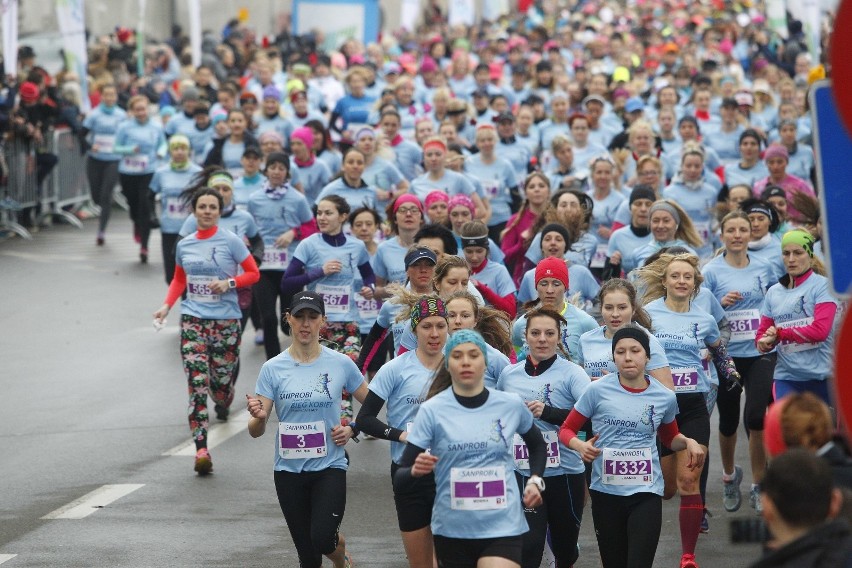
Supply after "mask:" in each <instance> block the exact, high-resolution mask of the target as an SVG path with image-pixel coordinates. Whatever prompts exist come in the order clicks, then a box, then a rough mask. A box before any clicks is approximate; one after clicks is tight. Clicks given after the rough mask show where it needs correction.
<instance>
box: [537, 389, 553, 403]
mask: <svg viewBox="0 0 852 568" xmlns="http://www.w3.org/2000/svg"><path fill="white" fill-rule="evenodd" d="M551 394H553V389H552V388H551V387H550V383H545V385H544V386H543V387H541V389H540V390H539V391H538V400H540V401H541V402H543V403H544V404H546V405H547V406H553V403H552V402H551V401H550V395H551Z"/></svg>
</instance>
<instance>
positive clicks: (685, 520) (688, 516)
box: [680, 495, 704, 554]
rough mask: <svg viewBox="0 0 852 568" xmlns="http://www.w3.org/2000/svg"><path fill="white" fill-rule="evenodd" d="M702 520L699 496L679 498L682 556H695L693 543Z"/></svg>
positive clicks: (696, 539)
mask: <svg viewBox="0 0 852 568" xmlns="http://www.w3.org/2000/svg"><path fill="white" fill-rule="evenodd" d="M703 518H704V502H703V501H702V500H701V495H683V496H681V498H680V543H681V546H682V547H683V553H684V554H695V543H696V542H698V533H699V531H700V530H701V520H702V519H703Z"/></svg>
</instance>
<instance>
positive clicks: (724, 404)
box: [716, 353, 776, 436]
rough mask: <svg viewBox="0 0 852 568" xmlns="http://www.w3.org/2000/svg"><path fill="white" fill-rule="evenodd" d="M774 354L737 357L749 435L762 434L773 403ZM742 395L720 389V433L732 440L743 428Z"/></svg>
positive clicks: (744, 419)
mask: <svg viewBox="0 0 852 568" xmlns="http://www.w3.org/2000/svg"><path fill="white" fill-rule="evenodd" d="M775 358H776V355H775V353H767V354H766V355H760V356H758V357H734V365H736V367H737V371H739V373H740V376H741V377H742V381H743V387H744V388H745V395H746V401H745V408H744V409H743V422H744V423H745V427H746V430H747V431H751V430H755V431H758V432H759V431H762V430H763V417H764V415H765V414H766V408H767V407H768V406H769V405H770V404H771V403H772V376H773V374H774V373H775ZM740 394H741V393H740V392H739V391H737V392H730V391H728V390H727V389H725V388H724V387H722V388H720V389H719V397H718V398H717V399H716V406H717V407H718V408H719V433H720V434H722V435H723V436H733V435H734V434H736V433H737V428H739V427H740Z"/></svg>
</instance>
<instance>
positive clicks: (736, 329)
mask: <svg viewBox="0 0 852 568" xmlns="http://www.w3.org/2000/svg"><path fill="white" fill-rule="evenodd" d="M728 321H729V322H730V323H731V341H754V339H755V337H757V328H758V327H760V311H758V310H733V311H730V312H728Z"/></svg>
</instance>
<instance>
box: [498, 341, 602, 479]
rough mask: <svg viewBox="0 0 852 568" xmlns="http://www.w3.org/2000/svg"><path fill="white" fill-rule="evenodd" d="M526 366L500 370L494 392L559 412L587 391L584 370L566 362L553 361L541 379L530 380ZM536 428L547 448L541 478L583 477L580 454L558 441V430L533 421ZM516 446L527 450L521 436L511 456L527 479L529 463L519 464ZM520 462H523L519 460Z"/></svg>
mask: <svg viewBox="0 0 852 568" xmlns="http://www.w3.org/2000/svg"><path fill="white" fill-rule="evenodd" d="M525 365H526V363H525V362H520V363H515V364H514V365H510V366H508V367H506V368H505V369H503V372H502V373H500V378H499V379H497V390H501V391H505V392H511V393H516V394H518V395H520V396H521V398H523V399H524V401H525V402H530V401H533V400H537V401H539V402H543V403H544V404H545V405H546V406H550V407H553V408H558V409H560V410H569V411H570V410H571V409H572V408H574V405H575V404H576V403H577V401H578V400H579V399H580V397H581V396H582V395H583V393H584V392H586V389H587V388H588V387H589V384H590V381H589V377H588V376H586V374H585V373H584V372H583V369H581V368H580V367H578V366H577V365H575V364H574V363H572V362H570V361H566V360H565V359H560V358H559V357H557V358H556V361H555V362H554V363H553V365H551V367H550V368H549V369H547V370H546V371H545V372H544V373H542V374H541V375H536V376H530V375H528V374H527V372H526V370H525V368H524V367H525ZM535 425H536V426H538V429H539V430H541V432H542V434H543V436H544V438H545V441H546V442H548V447H547V457H548V459H547V466H546V467H545V469H544V477H550V476H554V475H563V474H566V473H583V471H585V466H584V465H583V459H582V458H581V457H580V454H578V453H577V452H575V451H574V450H569V449H568V447H567V446H566V445H565V444H563V443H562V442H560V441H559V426H560V425H558V424H551V423H550V422H545V421H544V420H542V419H540V418H536V419H535ZM518 446H522V447H524V448H525V447H526V445H525V444H524V441H523V439H521V437H520V436H518V437H517V438H515V440H514V444H513V453H514V455H515V469H517V471H519V472H520V473H521V475H524V476H527V477H528V476H529V475H530V470H529V463H528V462H527V463H524V462H523V461H519V459H518V458H519V455H520V456H523V450H522V449H520V448H518ZM521 459H523V458H521Z"/></svg>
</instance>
